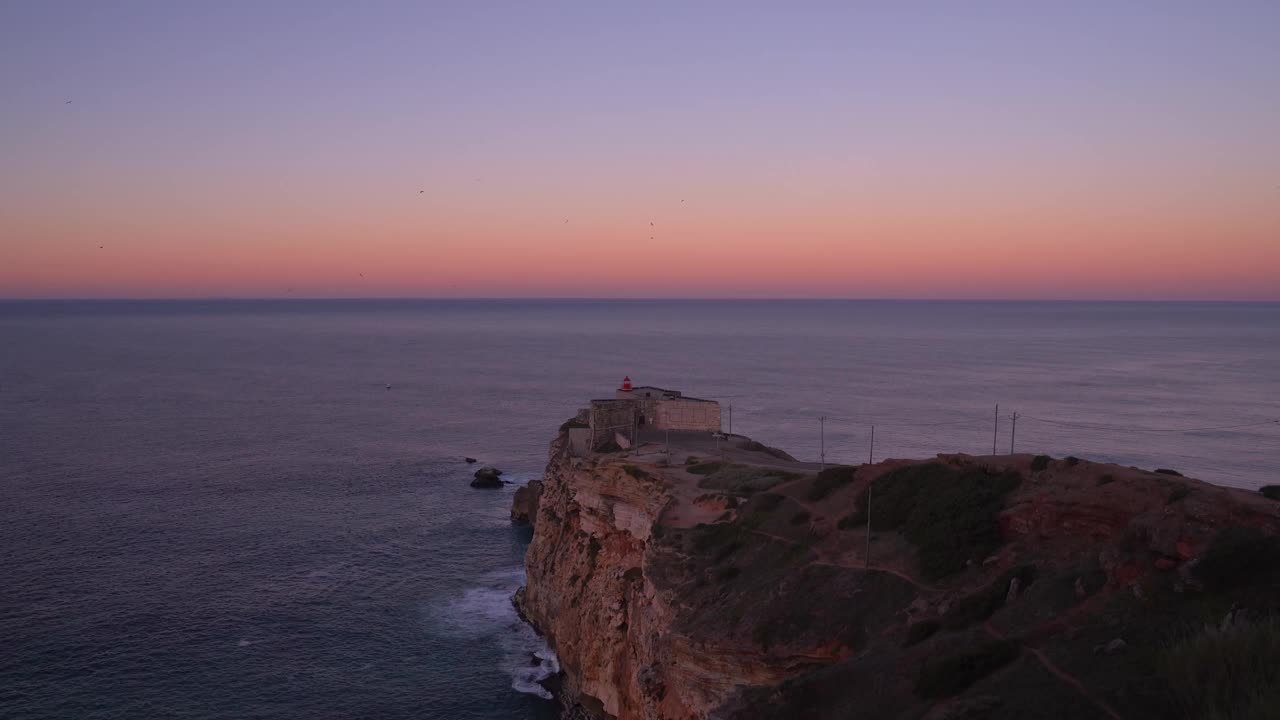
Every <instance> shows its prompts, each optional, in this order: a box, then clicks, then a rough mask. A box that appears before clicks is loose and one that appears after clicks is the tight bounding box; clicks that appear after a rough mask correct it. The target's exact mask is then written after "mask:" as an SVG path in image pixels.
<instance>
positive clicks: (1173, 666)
mask: <svg viewBox="0 0 1280 720" xmlns="http://www.w3.org/2000/svg"><path fill="white" fill-rule="evenodd" d="M1157 668H1158V670H1159V672H1160V675H1161V676H1162V678H1163V680H1164V683H1163V684H1164V685H1165V687H1167V688H1169V691H1170V699H1171V702H1172V704H1173V706H1174V709H1175V710H1176V712H1177V713H1178V717H1187V718H1212V719H1219V718H1220V719H1222V720H1227V719H1230V720H1264V719H1273V718H1280V683H1276V682H1275V678H1276V668H1280V621H1277V620H1276V619H1274V618H1271V619H1267V620H1264V621H1262V622H1257V623H1248V622H1243V621H1237V622H1234V623H1232V624H1231V625H1230V626H1229V627H1227V628H1224V629H1219V628H1217V627H1214V626H1212V625H1209V626H1206V627H1205V628H1204V629H1202V630H1199V631H1195V632H1192V633H1190V634H1188V635H1186V636H1184V637H1181V638H1178V639H1176V640H1174V641H1173V642H1172V643H1170V645H1169V646H1168V647H1167V648H1165V649H1164V650H1163V651H1162V652H1161V653H1160V655H1159V656H1158V658H1157Z"/></svg>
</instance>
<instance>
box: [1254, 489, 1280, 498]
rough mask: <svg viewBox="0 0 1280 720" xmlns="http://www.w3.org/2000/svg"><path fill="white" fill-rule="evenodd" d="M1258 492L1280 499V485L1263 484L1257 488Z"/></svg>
mask: <svg viewBox="0 0 1280 720" xmlns="http://www.w3.org/2000/svg"><path fill="white" fill-rule="evenodd" d="M1258 492H1260V493H1262V496H1263V497H1266V498H1271V499H1272V500H1280V485H1263V486H1262V487H1260V488H1258Z"/></svg>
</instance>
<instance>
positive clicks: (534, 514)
mask: <svg viewBox="0 0 1280 720" xmlns="http://www.w3.org/2000/svg"><path fill="white" fill-rule="evenodd" d="M541 499H542V481H541V480H530V481H529V483H528V484H527V485H525V486H523V487H518V488H516V492H515V495H514V496H513V497H512V498H511V519H512V520H513V521H514V522H517V523H528V524H533V523H534V521H535V520H537V518H538V502H539V501H540V500H541Z"/></svg>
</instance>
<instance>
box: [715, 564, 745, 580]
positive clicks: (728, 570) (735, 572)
mask: <svg viewBox="0 0 1280 720" xmlns="http://www.w3.org/2000/svg"><path fill="white" fill-rule="evenodd" d="M741 574H742V569H741V568H738V567H737V566H734V565H726V566H725V567H722V568H720V569H719V570H717V571H716V580H718V581H719V582H727V581H729V580H732V579H734V578H736V577H738V576H739V575H741Z"/></svg>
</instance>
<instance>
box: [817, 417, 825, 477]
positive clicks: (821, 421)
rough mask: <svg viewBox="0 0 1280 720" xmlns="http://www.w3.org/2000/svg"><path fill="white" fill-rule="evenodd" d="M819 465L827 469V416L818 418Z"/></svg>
mask: <svg viewBox="0 0 1280 720" xmlns="http://www.w3.org/2000/svg"><path fill="white" fill-rule="evenodd" d="M818 464H819V465H820V466H822V469H823V470H826V469H827V416H826V415H822V416H820V417H819V418H818Z"/></svg>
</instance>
